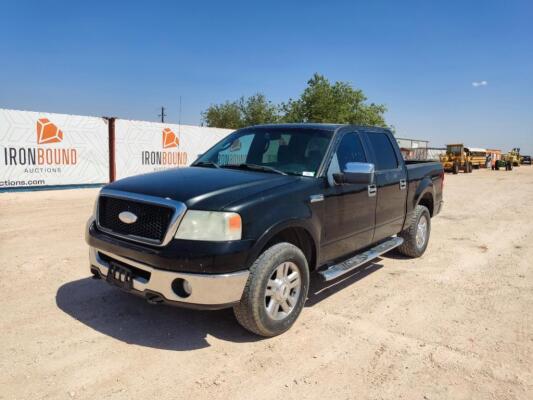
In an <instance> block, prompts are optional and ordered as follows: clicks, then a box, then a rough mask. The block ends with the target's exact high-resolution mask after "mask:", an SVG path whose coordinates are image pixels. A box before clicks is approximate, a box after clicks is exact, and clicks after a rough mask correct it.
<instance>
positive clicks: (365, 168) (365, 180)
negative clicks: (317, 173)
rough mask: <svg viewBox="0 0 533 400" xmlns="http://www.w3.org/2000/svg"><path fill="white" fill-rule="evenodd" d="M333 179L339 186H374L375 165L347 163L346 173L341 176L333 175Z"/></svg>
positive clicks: (340, 174)
mask: <svg viewBox="0 0 533 400" xmlns="http://www.w3.org/2000/svg"><path fill="white" fill-rule="evenodd" d="M333 178H334V179H335V182H336V183H338V184H339V185H342V184H347V183H348V184H350V183H352V184H353V183H360V184H363V185H372V184H373V183H374V164H371V163H360V162H350V163H346V168H345V169H344V171H343V172H342V173H339V174H333Z"/></svg>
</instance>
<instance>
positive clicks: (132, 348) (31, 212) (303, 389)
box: [0, 166, 533, 400]
mask: <svg viewBox="0 0 533 400" xmlns="http://www.w3.org/2000/svg"><path fill="white" fill-rule="evenodd" d="M96 193H97V190H96V189H78V190H58V191H50V192H44V191H43V192H26V193H2V194H0V290H1V293H2V300H1V304H2V312H1V313H0V335H1V337H0V339H1V340H0V388H1V390H0V399H71V398H76V399H129V398H144V399H191V398H212V399H224V400H227V399H232V400H233V399H246V400H249V399H254V400H255V399H273V398H285V399H293V398H294V399H324V398H332V399H365V398H369V399H408V400H411V399H473V398H475V399H531V398H533V263H532V260H533V246H532V245H531V243H532V241H533V201H532V200H533V168H532V167H527V166H523V167H520V168H516V169H515V170H514V171H512V172H505V171H499V172H492V171H486V170H481V171H474V173H473V174H459V175H457V176H453V175H446V182H445V202H446V203H445V207H444V210H443V212H442V213H441V214H440V215H439V216H438V217H437V218H435V219H434V220H433V227H432V235H431V240H430V244H429V248H428V250H427V252H426V254H425V255H424V256H423V257H422V258H420V259H417V260H411V259H406V258H403V257H400V256H398V255H395V254H388V255H386V256H383V257H382V258H381V259H378V260H377V261H376V262H375V263H372V264H369V265H366V266H364V267H362V268H360V269H359V270H357V271H355V272H354V273H353V274H351V275H350V276H348V277H347V278H346V279H344V280H342V281H340V282H337V283H336V284H335V285H333V286H324V285H323V284H320V283H319V282H318V279H316V277H315V278H314V280H313V283H312V293H310V297H309V300H308V302H307V306H306V308H305V309H304V311H303V313H302V315H301V316H300V318H299V320H298V321H297V323H296V325H295V326H294V327H293V328H292V329H291V330H290V331H289V332H287V333H285V334H284V335H281V336H279V337H276V338H273V339H259V338H257V337H254V336H252V335H251V334H248V333H247V332H245V331H244V330H243V329H242V328H240V326H239V325H238V324H237V323H236V321H235V320H234V318H233V314H232V312H231V310H223V311H211V312H209V311H205V312H200V311H191V310H184V309H179V308H173V307H169V306H152V305H149V304H147V303H146V302H144V301H143V300H142V299H140V298H137V297H135V296H131V295H128V294H126V293H122V292H121V291H119V290H117V289H114V288H111V287H109V286H108V285H106V284H105V283H104V282H102V281H96V280H92V279H90V278H89V275H90V274H89V267H88V249H87V245H86V244H85V242H84V239H83V235H84V224H85V221H86V219H87V218H88V216H89V214H90V213H91V209H92V206H93V203H94V198H95V196H96Z"/></svg>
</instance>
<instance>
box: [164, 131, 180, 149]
mask: <svg viewBox="0 0 533 400" xmlns="http://www.w3.org/2000/svg"><path fill="white" fill-rule="evenodd" d="M179 145H180V140H179V139H178V137H177V136H176V134H175V133H174V132H173V131H172V129H170V128H165V129H163V148H164V149H170V148H172V147H178V146H179Z"/></svg>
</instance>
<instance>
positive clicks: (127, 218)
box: [118, 211, 137, 224]
mask: <svg viewBox="0 0 533 400" xmlns="http://www.w3.org/2000/svg"><path fill="white" fill-rule="evenodd" d="M118 219H120V220H121V221H122V222H124V223H125V224H133V223H135V221H137V216H136V215H135V214H134V213H132V212H129V211H122V212H121V213H120V214H119V215H118Z"/></svg>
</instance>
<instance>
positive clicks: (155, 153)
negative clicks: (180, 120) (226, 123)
mask: <svg viewBox="0 0 533 400" xmlns="http://www.w3.org/2000/svg"><path fill="white" fill-rule="evenodd" d="M231 132H233V131H232V130H231V129H219V128H204V127H200V126H191V125H175V124H164V123H159V122H146V121H130V120H122V119H117V120H116V121H115V166H116V169H115V177H116V179H120V178H124V177H127V176H131V175H137V174H142V173H147V172H154V171H160V170H163V169H168V168H176V167H185V166H188V165H190V164H191V163H192V162H193V161H194V160H196V158H197V157H198V155H199V154H202V153H204V152H205V151H206V150H208V149H209V148H210V147H211V146H213V145H214V144H215V143H217V142H218V141H219V140H221V139H222V138H224V137H225V136H227V135H229V134H230V133H231Z"/></svg>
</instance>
